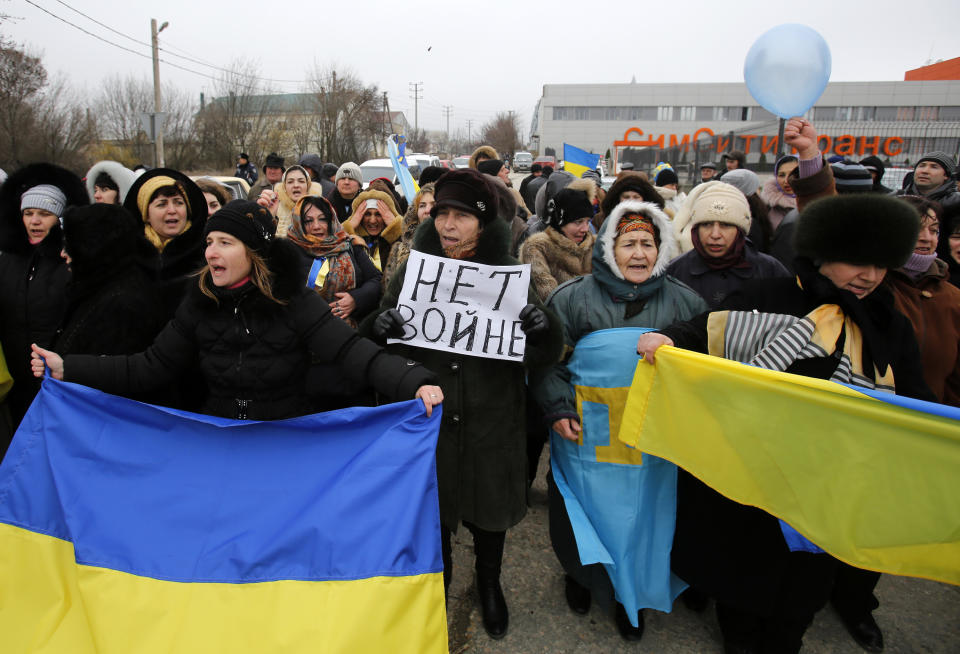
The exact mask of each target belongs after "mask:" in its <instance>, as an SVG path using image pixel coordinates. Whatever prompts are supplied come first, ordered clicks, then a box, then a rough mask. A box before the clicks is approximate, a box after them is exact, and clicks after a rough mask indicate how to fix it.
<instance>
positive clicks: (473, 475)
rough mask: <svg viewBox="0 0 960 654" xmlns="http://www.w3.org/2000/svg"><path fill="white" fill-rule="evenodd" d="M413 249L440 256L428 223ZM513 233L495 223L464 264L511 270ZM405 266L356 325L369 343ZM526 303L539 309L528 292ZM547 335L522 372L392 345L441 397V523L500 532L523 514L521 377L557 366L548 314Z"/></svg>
mask: <svg viewBox="0 0 960 654" xmlns="http://www.w3.org/2000/svg"><path fill="white" fill-rule="evenodd" d="M413 249H414V250H419V251H421V252H424V253H426V254H432V255H436V256H441V257H442V256H444V254H443V249H442V247H441V245H440V238H439V236H438V235H437V230H436V228H435V227H434V224H433V219H432V218H430V219H428V220H426V221H424V222H423V224H422V225H420V227H419V228H418V229H417V232H416V235H415V236H414V239H413ZM509 252H510V226H509V225H508V224H507V223H506V222H504V221H503V220H500V219H497V220H494V221H493V222H491V223H489V224H488V225H486V227H485V228H484V230H483V231H482V232H481V234H480V242H479V244H478V246H477V253H476V254H475V255H474V256H473V257H470V258H469V259H468V260H469V261H474V262H477V263H482V264H487V265H493V266H510V265H517V264H518V263H519V262H518V261H517V260H516V259H514V258H513V257H512V256H510V254H509ZM406 268H407V264H406V263H404V264H403V265H402V266H401V267H400V268H399V270H398V271H397V274H395V275H394V276H393V277H392V278H391V279H390V282H389V284H388V286H387V291H386V293H385V295H384V296H383V300H382V301H381V304H380V309H379V310H378V311H375V312H374V313H373V315H370V316H368V317H367V319H366V320H365V321H364V322H363V324H362V325H361V328H360V330H361V333H364V334H367V335H369V334H370V332H371V331H372V328H373V321H374V320H376V316H377V315H379V313H380V312H382V311H385V310H386V309H389V308H393V307H396V306H397V298H398V297H399V296H400V291H401V289H402V288H403V277H404V274H405V273H406ZM527 298H528V300H527V301H528V302H530V303H533V304H536V305H537V306H539V307H541V308H542V307H543V304H542V303H541V302H540V300H539V299H538V297H537V293H536V291H535V290H534V288H533V286H532V285H531V286H530V287H529V289H528V292H527ZM548 315H549V316H550V329H549V330H548V332H547V333H546V334H544V335H543V336H541V338H539V339H537V341H536V342H535V343H529V342H528V343H527V347H526V353H525V357H524V362H523V365H521V364H519V363H515V362H511V361H504V360H500V359H485V358H481V357H474V356H466V355H462V354H452V353H449V352H442V351H440V350H429V349H425V348H419V347H411V346H408V345H401V344H393V345H391V346H390V348H389V349H390V350H391V351H393V352H395V353H397V354H402V355H404V356H408V357H409V358H411V359H415V360H417V361H419V362H421V363H423V364H424V365H425V366H426V367H427V368H429V369H430V370H431V371H433V372H434V373H435V374H436V375H437V376H438V377H439V378H440V381H439V385H440V387H441V388H442V389H443V396H444V401H443V420H442V422H441V424H440V438H439V441H438V443H437V481H438V485H439V494H440V520H441V522H442V523H443V525H444V526H445V527H447V528H448V529H451V530H456V528H457V525H458V524H459V523H460V521H462V520H463V521H467V522H471V523H473V524H475V525H477V526H478V527H480V528H481V529H486V530H489V531H503V530H505V529H507V528H508V527H511V526H513V525H515V524H517V523H518V522H520V520H521V519H522V518H523V516H524V515H525V514H526V512H527V503H526V490H527V455H526V406H527V402H526V382H525V375H526V370H527V369H528V368H530V369H539V368H544V367H546V366H549V365H551V364H552V363H553V362H554V361H557V360H558V359H559V358H560V354H561V350H562V347H563V335H562V330H561V326H560V322H559V320H558V319H557V318H556V316H555V315H553V314H552V313H550V312H549V311H548Z"/></svg>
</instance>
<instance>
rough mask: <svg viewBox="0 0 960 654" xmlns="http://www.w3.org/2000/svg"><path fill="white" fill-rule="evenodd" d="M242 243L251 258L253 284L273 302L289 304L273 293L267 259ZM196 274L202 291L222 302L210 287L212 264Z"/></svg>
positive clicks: (271, 277) (215, 300) (271, 276)
mask: <svg viewBox="0 0 960 654" xmlns="http://www.w3.org/2000/svg"><path fill="white" fill-rule="evenodd" d="M241 243H242V244H243V249H244V251H245V252H246V253H247V257H248V258H249V259H250V281H251V282H253V285H254V286H256V287H257V290H259V291H260V292H261V293H262V294H263V296H264V297H265V298H267V299H268V300H270V301H271V302H276V303H277V304H281V305H283V304H287V301H286V300H281V299H279V298H278V297H276V296H275V295H274V294H273V284H272V282H273V273H272V272H270V268H269V267H267V262H266V260H265V259H264V258H263V257H261V256H260V255H259V254H257V253H256V252H254V251H253V250H251V249H250V248H249V247H248V246H247V244H246V243H243V242H242V241H241ZM195 274H196V276H197V277H198V278H199V279H198V280H197V283H198V284H199V286H200V292H201V293H203V294H204V295H206V296H207V297H208V298H210V299H211V300H213V301H214V302H216V303H217V304H220V299H219V298H218V297H217V296H216V295H215V294H214V292H213V291H212V290H211V289H210V285H209V281H210V265H209V264H207V265H205V266H204V267H203V268H201V269H200V270H199V271H197V272H196V273H195Z"/></svg>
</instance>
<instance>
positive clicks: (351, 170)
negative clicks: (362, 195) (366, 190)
mask: <svg viewBox="0 0 960 654" xmlns="http://www.w3.org/2000/svg"><path fill="white" fill-rule="evenodd" d="M341 179H352V180H354V181H355V182H357V183H359V184H363V173H361V172H360V166H358V165H357V164H355V163H353V162H352V161H348V162H347V163H345V164H343V165H342V166H340V168H338V169H337V176H336V177H335V178H334V180H333V181H335V182H339V181H340V180H341Z"/></svg>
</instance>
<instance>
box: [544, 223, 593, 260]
mask: <svg viewBox="0 0 960 654" xmlns="http://www.w3.org/2000/svg"><path fill="white" fill-rule="evenodd" d="M596 240H597V239H596V237H595V236H594V235H593V234H587V237H586V238H585V239H583V242H582V243H574V242H573V241H572V240H571V239H569V238H567V237H566V236H564V235H563V233H562V232H560V231H558V230H556V229H554V228H553V227H547V228H546V229H545V230H543V231H542V232H538V233H536V234H534V235H533V236H531V237H530V238H529V239H527V243H533V244H536V243H538V242H543V244H544V245H546V247H548V248H551V249H554V250H559V251H560V252H561V253H563V254H568V255H570V256H572V257H577V258H582V257H583V256H584V255H585V254H586V253H587V252H588V251H590V250H592V249H593V245H594V243H596Z"/></svg>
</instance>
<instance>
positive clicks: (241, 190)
mask: <svg viewBox="0 0 960 654" xmlns="http://www.w3.org/2000/svg"><path fill="white" fill-rule="evenodd" d="M201 177H206V178H207V179H212V180H213V181H215V182H217V183H218V184H223V185H224V186H226V187H227V188H228V189H230V193H231V194H233V199H234V200H246V199H247V193H249V192H250V185H249V184H247V180H245V179H241V178H239V177H230V176H226V175H193V176H191V177H190V179H192V180H194V181H196V180H198V179H200V178H201Z"/></svg>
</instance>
